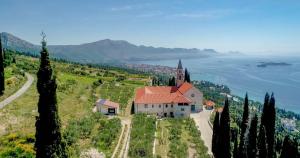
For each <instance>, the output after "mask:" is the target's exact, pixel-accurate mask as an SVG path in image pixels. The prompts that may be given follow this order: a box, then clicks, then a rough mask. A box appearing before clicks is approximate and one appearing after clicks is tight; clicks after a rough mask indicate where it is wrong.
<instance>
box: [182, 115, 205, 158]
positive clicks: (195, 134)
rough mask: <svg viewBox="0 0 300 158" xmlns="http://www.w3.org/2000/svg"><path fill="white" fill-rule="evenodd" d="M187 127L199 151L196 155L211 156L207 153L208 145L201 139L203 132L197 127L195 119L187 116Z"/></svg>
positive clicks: (203, 157)
mask: <svg viewBox="0 0 300 158" xmlns="http://www.w3.org/2000/svg"><path fill="white" fill-rule="evenodd" d="M185 129H186V130H187V131H188V133H189V135H190V136H191V143H193V144H195V150H196V152H197V154H196V157H198V158H209V157H210V156H209V155H208V154H207V150H208V149H207V147H206V146H205V145H204V142H203V140H202V139H201V133H200V132H199V130H198V129H197V127H196V124H195V121H194V120H193V119H191V118H187V119H186V122H185Z"/></svg>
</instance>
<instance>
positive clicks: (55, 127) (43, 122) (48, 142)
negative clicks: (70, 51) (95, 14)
mask: <svg viewBox="0 0 300 158" xmlns="http://www.w3.org/2000/svg"><path fill="white" fill-rule="evenodd" d="M42 35H43V40H42V51H41V53H40V54H41V57H40V68H39V70H38V73H37V78H38V80H37V90H38V92H39V102H38V112H39V116H38V117H36V124H35V126H36V134H35V138H36V141H35V149H36V157H37V158H46V157H47V158H55V157H67V156H66V151H65V144H64V143H63V141H62V137H61V131H60V127H61V123H60V119H59V116H58V109H57V99H56V88H57V85H56V79H55V77H53V76H52V68H51V65H50V60H49V53H48V50H47V48H46V41H45V35H44V34H42Z"/></svg>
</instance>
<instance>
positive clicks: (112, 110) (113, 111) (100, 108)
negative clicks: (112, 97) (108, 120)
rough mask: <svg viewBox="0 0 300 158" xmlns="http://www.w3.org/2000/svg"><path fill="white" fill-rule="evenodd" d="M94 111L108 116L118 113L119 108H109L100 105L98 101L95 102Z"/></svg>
mask: <svg viewBox="0 0 300 158" xmlns="http://www.w3.org/2000/svg"><path fill="white" fill-rule="evenodd" d="M96 109H97V111H98V112H101V113H102V114H105V115H107V114H109V115H112V114H113V115H116V114H118V113H119V106H117V107H115V106H109V105H105V104H103V103H101V102H100V101H97V102H96Z"/></svg>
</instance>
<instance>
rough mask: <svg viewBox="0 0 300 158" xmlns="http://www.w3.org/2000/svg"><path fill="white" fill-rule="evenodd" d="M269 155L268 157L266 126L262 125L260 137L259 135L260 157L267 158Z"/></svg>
mask: <svg viewBox="0 0 300 158" xmlns="http://www.w3.org/2000/svg"><path fill="white" fill-rule="evenodd" d="M267 155H268V151H267V141H266V132H265V127H264V125H260V129H259V135H258V157H259V158H266V157H267Z"/></svg>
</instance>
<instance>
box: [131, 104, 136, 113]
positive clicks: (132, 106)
mask: <svg viewBox="0 0 300 158" xmlns="http://www.w3.org/2000/svg"><path fill="white" fill-rule="evenodd" d="M134 111H135V109H134V101H132V104H131V114H134Z"/></svg>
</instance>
